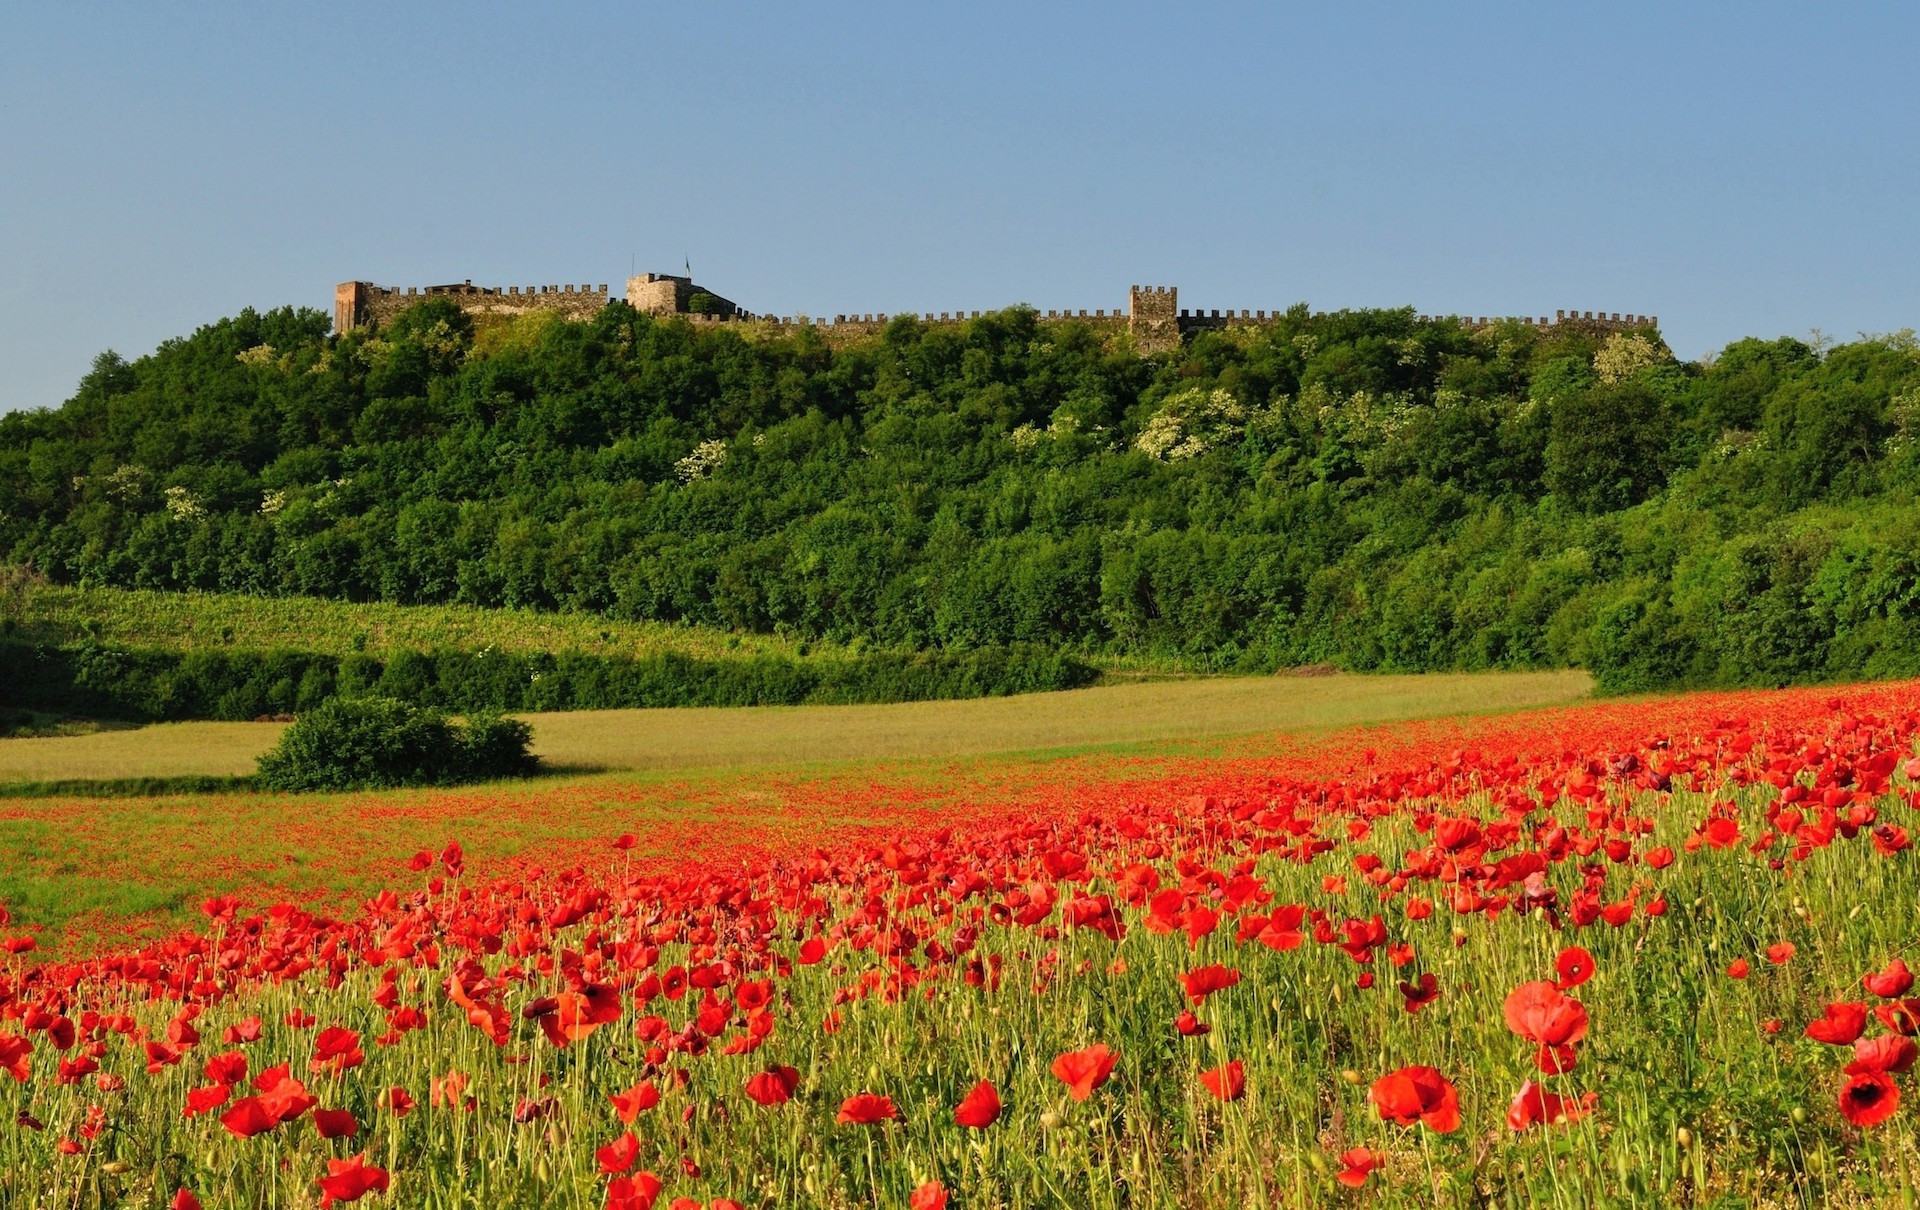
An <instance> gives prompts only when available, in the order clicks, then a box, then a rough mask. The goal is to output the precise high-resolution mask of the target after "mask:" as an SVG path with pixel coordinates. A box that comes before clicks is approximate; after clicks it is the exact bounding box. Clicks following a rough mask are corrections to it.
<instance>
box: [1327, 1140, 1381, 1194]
mask: <svg viewBox="0 0 1920 1210" xmlns="http://www.w3.org/2000/svg"><path fill="white" fill-rule="evenodd" d="M1340 1163H1341V1164H1342V1165H1343V1167H1342V1168H1341V1170H1340V1171H1339V1172H1336V1173H1334V1176H1333V1179H1334V1180H1337V1181H1339V1182H1340V1183H1341V1184H1343V1185H1345V1186H1346V1187H1347V1188H1349V1189H1358V1188H1359V1187H1360V1186H1362V1185H1364V1184H1366V1183H1367V1177H1369V1176H1371V1175H1372V1174H1373V1170H1374V1169H1376V1168H1379V1167H1381V1166H1383V1165H1384V1164H1385V1163H1386V1160H1385V1159H1383V1158H1382V1157H1381V1156H1380V1154H1379V1153H1378V1152H1375V1151H1369V1150H1368V1149H1367V1148H1365V1147H1349V1148H1348V1149H1347V1150H1345V1151H1342V1152H1341V1153H1340Z"/></svg>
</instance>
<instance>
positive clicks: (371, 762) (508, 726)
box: [260, 697, 540, 790]
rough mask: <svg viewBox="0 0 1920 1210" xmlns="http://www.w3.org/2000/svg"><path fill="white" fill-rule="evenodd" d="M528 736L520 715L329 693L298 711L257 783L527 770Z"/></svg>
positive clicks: (441, 777) (433, 782) (313, 784)
mask: <svg viewBox="0 0 1920 1210" xmlns="http://www.w3.org/2000/svg"><path fill="white" fill-rule="evenodd" d="M532 739H533V729H532V728H530V727H529V726H527V724H525V723H523V722H521V721H520V720H519V719H513V718H500V717H498V716H495V715H476V716H475V717H473V718H469V719H467V720H466V721H464V722H455V721H453V720H450V719H448V718H447V717H446V716H445V715H442V714H440V713H439V712H438V711H434V710H419V709H415V708H414V707H413V706H410V705H408V704H407V703H405V702H400V701H395V700H394V699H393V698H387V697H362V698H334V699H332V700H329V701H327V702H324V703H322V704H321V705H320V706H319V707H317V708H316V709H314V710H312V711H310V712H308V713H306V714H303V715H301V716H300V718H299V719H298V721H296V722H295V723H294V724H293V725H292V726H291V727H288V728H287V729H286V731H285V733H283V734H282V735H281V736H280V742H279V743H278V744H276V745H275V746H274V747H273V749H272V750H271V751H269V752H268V753H267V754H266V755H264V756H262V757H261V758H260V784H262V785H264V786H266V787H267V788H268V789H272V790H360V789H384V788H386V787H389V786H453V785H460V784H461V783H464V782H474V781H490V780H493V779H495V778H501V777H525V776H526V775H528V774H529V773H532V772H533V771H534V770H535V769H536V768H537V767H538V766H539V763H540V762H539V761H538V759H537V758H535V757H534V756H533V755H532V754H531V753H529V752H528V751H527V744H528V743H529V742H530V741H531V740H532Z"/></svg>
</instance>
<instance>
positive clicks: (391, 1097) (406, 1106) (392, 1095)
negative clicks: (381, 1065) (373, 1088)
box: [386, 1084, 414, 1118]
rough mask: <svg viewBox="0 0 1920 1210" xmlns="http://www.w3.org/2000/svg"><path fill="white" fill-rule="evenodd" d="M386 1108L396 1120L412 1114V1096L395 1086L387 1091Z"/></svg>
mask: <svg viewBox="0 0 1920 1210" xmlns="http://www.w3.org/2000/svg"><path fill="white" fill-rule="evenodd" d="M386 1106H387V1109H388V1110H389V1111H391V1112H392V1114H393V1116H394V1117H396V1118H404V1117H406V1116H407V1115H408V1114H409V1113H412V1112H413V1106H414V1099H413V1094H412V1093H410V1092H408V1091H407V1090H406V1089H404V1088H402V1087H400V1086H399V1085H398V1084H395V1085H394V1086H393V1087H392V1088H389V1089H387V1096H386Z"/></svg>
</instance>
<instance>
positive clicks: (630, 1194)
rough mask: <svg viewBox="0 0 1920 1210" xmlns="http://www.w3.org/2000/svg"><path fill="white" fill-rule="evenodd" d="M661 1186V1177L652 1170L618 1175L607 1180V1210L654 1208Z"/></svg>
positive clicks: (650, 1209)
mask: <svg viewBox="0 0 1920 1210" xmlns="http://www.w3.org/2000/svg"><path fill="white" fill-rule="evenodd" d="M661 1188H662V1185H661V1183H660V1178H659V1177H657V1176H655V1175H654V1174H653V1173H651V1172H645V1171H642V1172H638V1173H635V1174H634V1175H633V1176H632V1177H625V1176H617V1177H615V1178H613V1179H612V1180H611V1181H608V1182H607V1206H606V1210H653V1203H654V1201H655V1199H657V1198H658V1197H659V1196H660V1190H661Z"/></svg>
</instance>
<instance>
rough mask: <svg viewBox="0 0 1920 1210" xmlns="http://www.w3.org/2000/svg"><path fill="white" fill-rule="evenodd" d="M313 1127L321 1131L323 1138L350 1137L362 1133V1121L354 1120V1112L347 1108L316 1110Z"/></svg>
mask: <svg viewBox="0 0 1920 1210" xmlns="http://www.w3.org/2000/svg"><path fill="white" fill-rule="evenodd" d="M313 1128H314V1129H315V1130H317V1131H319V1132H320V1137H321V1138H323V1139H350V1138H352V1137H353V1136H354V1135H356V1134H359V1133H360V1123H358V1122H356V1121H354V1120H353V1114H352V1112H351V1111H349V1110H345V1109H316V1110H314V1111H313Z"/></svg>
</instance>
